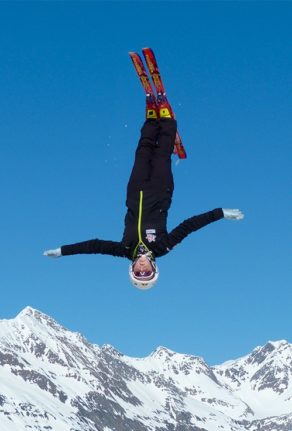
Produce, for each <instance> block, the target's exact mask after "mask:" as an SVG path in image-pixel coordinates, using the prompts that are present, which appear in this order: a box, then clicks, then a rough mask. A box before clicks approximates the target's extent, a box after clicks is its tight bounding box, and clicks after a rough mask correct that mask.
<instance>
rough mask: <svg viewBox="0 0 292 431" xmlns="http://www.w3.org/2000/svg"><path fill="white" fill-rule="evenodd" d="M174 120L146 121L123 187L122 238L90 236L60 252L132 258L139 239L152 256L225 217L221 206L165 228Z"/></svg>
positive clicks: (166, 251)
mask: <svg viewBox="0 0 292 431" xmlns="http://www.w3.org/2000/svg"><path fill="white" fill-rule="evenodd" d="M175 135H176V121H175V120H172V119H168V118H164V119H161V120H147V121H146V122H145V123H144V125H143V127H142V129H141V137H140V140H139V143H138V147H137V150H136V155H135V162H134V166H133V170H132V173H131V176H130V179H129V183H128V187H127V202H126V205H127V208H128V211H127V214H126V217H125V230H124V234H123V238H122V240H121V241H120V242H115V241H105V240H100V239H93V240H89V241H84V242H80V243H77V244H71V245H64V246H62V247H61V252H62V255H63V256H65V255H72V254H89V253H101V254H109V255H112V256H120V257H126V258H128V259H131V260H134V259H135V257H136V252H137V248H138V245H141V244H143V245H144V246H146V249H148V250H149V251H151V252H152V255H153V257H154V258H156V257H160V256H163V255H165V254H167V253H168V252H169V251H170V250H171V249H172V248H173V247H174V246H175V245H176V244H178V243H180V242H181V241H182V240H183V239H184V238H185V237H186V236H187V235H189V234H190V233H191V232H194V231H196V230H198V229H200V228H202V227H204V226H206V225H207V224H209V223H212V222H214V221H217V220H220V219H221V218H223V217H224V215H223V211H222V209H221V208H217V209H214V210H213V211H209V212H206V213H204V214H200V215H196V216H193V217H191V218H189V219H187V220H185V221H184V222H182V223H181V224H180V225H178V226H177V227H176V228H175V229H173V230H172V231H171V232H170V233H167V226H166V225H167V213H168V209H169V207H170V205H171V199H172V194H173V189H174V184H173V176H172V170H171V155H172V152H173V146H174V140H175Z"/></svg>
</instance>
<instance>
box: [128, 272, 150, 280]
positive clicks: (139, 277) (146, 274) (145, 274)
mask: <svg viewBox="0 0 292 431" xmlns="http://www.w3.org/2000/svg"><path fill="white" fill-rule="evenodd" d="M133 275H134V277H135V278H136V279H137V280H141V281H149V280H152V278H153V277H154V275H155V272H154V271H143V272H142V271H133Z"/></svg>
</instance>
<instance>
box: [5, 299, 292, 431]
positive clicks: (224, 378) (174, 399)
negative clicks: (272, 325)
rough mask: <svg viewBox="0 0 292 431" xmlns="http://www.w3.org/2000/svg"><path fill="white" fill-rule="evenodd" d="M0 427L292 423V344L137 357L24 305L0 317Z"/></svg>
mask: <svg viewBox="0 0 292 431" xmlns="http://www.w3.org/2000/svg"><path fill="white" fill-rule="evenodd" d="M0 430H1V431H22V430H39V431H45V430H46V431H47V430H52V431H242V430H249V431H259V430H260V431H292V345H291V344H289V343H288V342H287V341H277V342H268V343H267V344H266V345H265V346H263V347H257V348H256V349H255V350H253V351H252V352H251V353H250V354H249V355H247V356H245V357H243V358H240V359H237V360H233V361H229V362H226V363H224V364H222V365H218V366H215V367H210V366H208V365H207V364H206V363H205V362H204V360H203V359H202V358H200V357H196V356H190V355H183V354H179V353H175V352H173V351H171V350H168V349H166V348H165V347H159V348H157V349H156V350H155V351H154V352H153V353H152V354H151V355H150V356H148V357H146V358H140V359H139V358H130V357H127V356H125V355H123V354H121V353H120V352H118V351H117V350H115V349H114V348H113V347H112V346H109V345H104V346H101V347H100V346H97V345H93V344H90V343H88V342H87V341H86V340H85V339H84V338H83V337H82V336H81V335H80V334H77V333H73V332H70V331H68V330H67V329H65V328H63V327H62V326H60V325H59V324H58V323H57V322H56V321H54V320H53V319H52V318H50V317H49V316H46V315H45V314H43V313H41V312H39V311H37V310H34V309H33V308H30V307H27V308H25V309H24V310H23V311H22V312H21V313H20V314H19V315H18V316H17V317H16V318H15V319H12V320H1V321H0Z"/></svg>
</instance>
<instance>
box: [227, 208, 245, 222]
mask: <svg viewBox="0 0 292 431" xmlns="http://www.w3.org/2000/svg"><path fill="white" fill-rule="evenodd" d="M222 210H223V214H224V218H226V219H228V220H242V219H243V217H244V214H243V213H242V212H241V211H240V210H238V209H229V208H223V209H222Z"/></svg>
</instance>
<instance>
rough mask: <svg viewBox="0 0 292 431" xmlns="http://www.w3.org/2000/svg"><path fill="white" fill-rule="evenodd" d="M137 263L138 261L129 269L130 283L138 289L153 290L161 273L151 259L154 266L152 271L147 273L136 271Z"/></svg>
mask: <svg viewBox="0 0 292 431" xmlns="http://www.w3.org/2000/svg"><path fill="white" fill-rule="evenodd" d="M147 254H148V253H147ZM147 254H146V256H147ZM147 257H148V256H147ZM136 261H137V259H135V260H134V261H133V262H132V263H131V265H130V267H129V276H130V281H131V282H132V284H133V285H134V286H135V287H136V288H137V289H141V290H148V289H151V287H153V286H154V284H155V283H156V281H157V280H158V277H159V271H158V268H157V265H156V263H155V261H154V260H152V259H149V261H150V263H151V266H152V271H145V272H136V271H134V266H135V263H136Z"/></svg>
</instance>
